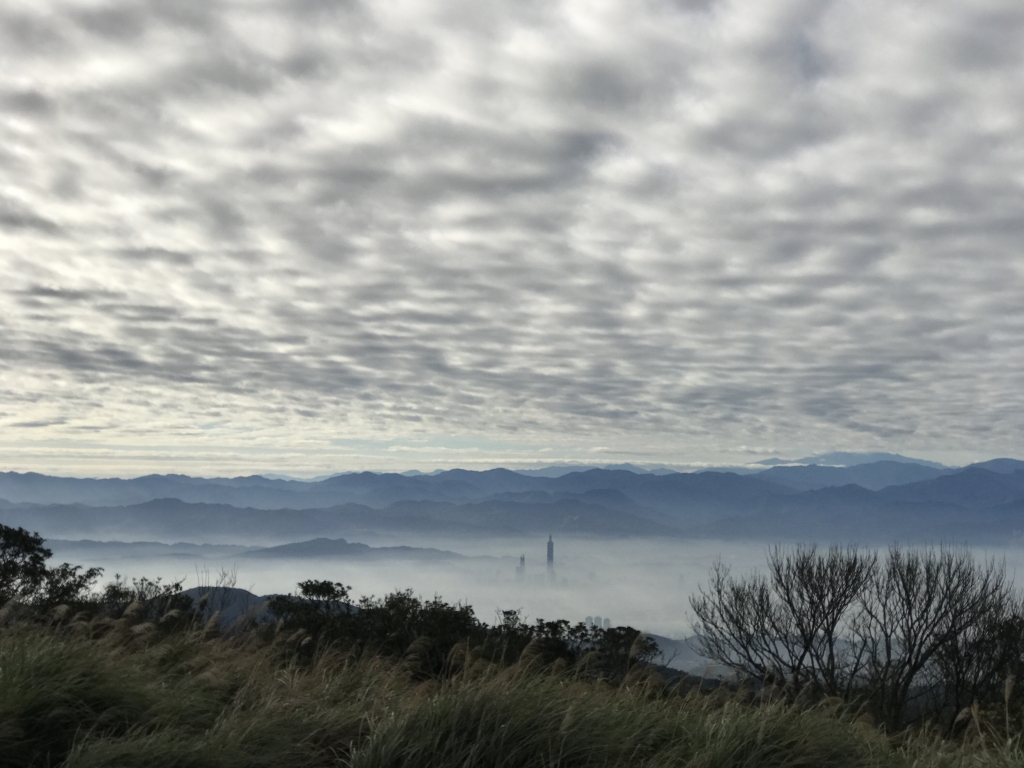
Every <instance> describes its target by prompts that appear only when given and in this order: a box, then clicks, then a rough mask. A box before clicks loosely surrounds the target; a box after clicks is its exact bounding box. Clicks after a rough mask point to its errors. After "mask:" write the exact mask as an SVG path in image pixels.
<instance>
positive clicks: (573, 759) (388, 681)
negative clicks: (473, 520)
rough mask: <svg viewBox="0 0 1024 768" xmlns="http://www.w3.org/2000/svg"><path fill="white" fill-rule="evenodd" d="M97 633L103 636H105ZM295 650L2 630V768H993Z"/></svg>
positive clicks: (532, 667) (521, 680)
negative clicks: (383, 767)
mask: <svg viewBox="0 0 1024 768" xmlns="http://www.w3.org/2000/svg"><path fill="white" fill-rule="evenodd" d="M100 630H102V631H100ZM295 642H296V638H294V637H288V636H286V635H285V633H278V635H277V636H276V637H266V636H263V637H261V636H258V635H257V634H255V633H249V634H246V633H240V634H237V635H235V636H234V637H228V638H225V637H219V636H216V634H215V632H213V631H212V629H192V630H186V631H175V632H163V631H161V629H160V627H159V624H154V623H151V622H142V623H138V622H136V623H133V622H131V621H128V620H125V619H120V620H115V621H111V620H110V619H92V620H89V621H80V622H70V623H63V624H59V625H54V626H52V627H46V626H39V625H33V624H20V625H16V626H7V627H5V628H3V629H2V630H0V764H2V765H4V766H33V767H34V766H74V767H75V768H84V767H85V766H89V767H97V768H98V767H99V766H104V767H106V766H123V767H125V768H127V767H128V766H152V767H154V768H162V767H164V766H166V767H168V768H169V767H170V766H175V767H185V766H196V767H197V768H198V767H201V766H202V767H205V766H209V767H210V768H214V767H216V768H220V767H222V766H223V767H225V768H227V767H234V766H239V767H241V766H267V767H268V768H269V767H270V766H273V767H274V768H288V767H289V766H296V767H297V768H298V767H300V766H301V767H305V766H338V765H343V766H348V765H350V766H359V767H369V766H396V768H397V767H398V766H403V767H406V768H416V767H417V766H461V767H465V766H496V767H497V766H500V767H503V768H504V767H507V768H513V767H516V766H523V767H526V766H530V767H531V768H533V767H534V766H708V767H710V766H722V767H723V768H724V767H726V766H765V767H770V766H851V767H853V766H951V767H952V766H1000V765H1007V766H1009V765H1021V764H1024V753H1022V751H1021V750H1020V748H1019V743H1018V741H1017V740H1016V739H1011V740H1009V742H1008V741H1007V739H1006V738H1005V737H1003V738H998V737H997V736H996V735H995V733H991V734H987V733H986V732H985V729H984V727H982V726H981V725H979V727H978V729H977V731H978V735H977V737H976V738H973V739H967V740H966V741H965V743H964V744H961V745H954V744H951V743H949V742H943V741H941V740H939V739H934V738H931V737H929V736H928V735H927V734H920V733H919V734H917V735H915V736H904V737H900V738H898V739H890V738H887V737H886V736H884V735H883V734H882V733H881V732H879V731H878V730H877V729H875V728H874V727H873V726H871V725H870V724H869V723H866V722H863V721H862V720H858V719H857V718H856V713H850V712H844V711H843V710H842V709H841V708H839V707H837V706H836V705H834V704H828V703H826V704H818V705H815V706H812V707H800V706H798V705H792V704H782V703H764V702H755V701H754V700H753V699H752V696H751V694H750V693H747V694H743V693H727V692H725V691H724V690H720V691H716V692H713V693H708V692H703V693H698V692H693V691H691V692H690V693H687V694H685V695H683V694H678V693H674V692H673V691H671V690H666V689H665V687H664V685H663V684H662V683H661V682H660V681H659V679H658V678H657V676H656V675H654V674H652V672H651V671H650V670H649V669H648V668H643V667H638V668H636V669H634V670H633V671H632V672H631V673H630V674H629V675H627V677H626V678H625V679H624V680H623V681H622V682H621V684H618V685H611V684H609V683H607V682H604V681H600V680H594V679H592V678H589V677H587V676H585V675H580V674H578V671H577V670H574V669H573V668H571V667H568V666H564V665H561V667H559V665H555V666H554V667H553V666H550V665H549V666H544V665H542V664H541V663H540V662H539V659H538V658H536V657H533V658H531V655H530V654H529V653H524V654H523V655H522V657H521V658H520V660H519V662H518V663H516V664H514V665H511V666H505V667H498V666H495V665H492V664H490V663H487V662H485V661H483V660H482V659H479V658H474V656H473V654H472V653H470V652H467V651H465V650H464V649H457V650H456V651H453V654H452V659H451V662H452V663H451V669H452V670H453V672H452V673H451V674H449V675H447V676H446V677H445V678H444V679H443V680H438V679H436V678H426V679H424V677H423V675H421V674H418V673H417V671H416V666H417V662H416V658H415V650H414V649H411V652H410V653H409V654H407V656H406V657H405V658H402V659H385V658H382V657H379V656H367V657H365V658H355V657H351V656H344V655H341V654H336V653H332V652H323V653H319V654H314V655H312V657H309V656H303V655H302V654H298V655H297V654H295V653H293V652H292V650H291V649H292V648H294V644H295Z"/></svg>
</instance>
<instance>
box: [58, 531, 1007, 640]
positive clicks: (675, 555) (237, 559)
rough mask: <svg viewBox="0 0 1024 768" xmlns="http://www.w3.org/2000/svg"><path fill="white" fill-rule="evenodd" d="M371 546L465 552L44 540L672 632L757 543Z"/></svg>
mask: <svg viewBox="0 0 1024 768" xmlns="http://www.w3.org/2000/svg"><path fill="white" fill-rule="evenodd" d="M366 543H369V544H371V545H373V546H394V545H396V544H403V545H406V546H412V547H435V548H438V549H444V550H448V551H452V552H457V553H459V554H461V555H465V556H467V557H466V558H465V559H452V560H439V561H430V562H415V561H410V560H403V559H387V560H375V561H353V560H351V559H342V558H335V559H298V560H296V559H263V558H260V559H256V558H248V557H245V556H244V553H243V551H242V550H239V551H238V552H234V553H231V552H227V553H225V552H213V553H207V554H206V556H204V557H201V558H197V557H194V556H186V557H181V556H167V555H155V556H154V555H153V554H151V553H143V552H141V551H140V550H138V549H137V548H125V549H124V552H123V554H122V553H111V552H110V551H109V550H108V551H96V550H95V549H94V548H93V549H89V548H83V547H82V546H81V545H77V544H75V543H72V542H56V541H52V542H50V543H49V546H50V547H51V549H53V551H54V560H55V561H57V562H62V561H68V562H71V563H74V564H80V565H85V566H100V567H102V568H104V569H105V574H104V578H105V579H108V578H112V577H113V576H114V574H116V573H119V574H121V575H124V576H127V577H139V576H147V577H150V578H155V577H161V578H163V579H164V580H165V581H168V580H179V579H181V580H183V582H184V587H185V588H189V587H192V586H196V585H197V584H209V583H214V582H216V581H217V578H218V574H219V573H220V572H221V571H222V570H226V571H229V572H233V573H234V575H235V579H236V584H235V585H236V586H238V587H241V588H244V589H248V590H250V591H251V592H254V593H255V594H257V595H268V594H274V593H282V592H291V591H294V590H295V585H296V583H297V582H299V581H301V580H304V579H330V580H332V581H340V582H343V583H344V584H347V585H351V587H352V591H353V594H354V595H356V596H359V595H377V596H382V595H384V594H386V593H388V592H391V591H394V590H396V589H406V588H411V589H412V590H413V591H414V592H415V593H416V594H418V595H421V596H423V597H432V596H434V595H435V594H436V595H439V596H441V597H442V598H444V599H445V600H447V601H450V602H454V601H463V602H466V603H468V604H470V605H472V606H473V608H474V609H475V610H476V613H477V616H478V617H479V618H481V619H482V620H484V621H488V622H492V621H494V618H495V616H496V612H497V611H499V610H509V609H521V610H522V612H523V614H524V616H525V617H526V618H527V619H529V620H531V621H532V620H533V619H536V618H544V619H559V618H564V619H568V620H569V621H571V622H574V623H575V622H577V621H583V620H584V618H585V617H587V616H594V615H599V616H601V617H606V618H609V619H611V621H612V624H613V625H630V626H633V627H636V628H638V629H642V630H645V631H648V632H653V633H656V634H659V635H664V636H667V637H673V638H682V637H685V636H688V635H690V634H691V612H690V609H689V602H688V598H689V596H690V595H691V594H692V593H693V592H694V591H695V590H696V588H697V586H698V585H699V584H701V583H703V582H704V581H705V580H706V578H707V574H708V570H709V568H710V567H711V566H712V564H713V563H714V562H715V561H716V560H717V559H718V558H721V559H722V560H723V561H724V562H726V563H727V564H729V565H730V566H731V567H732V568H733V569H734V571H736V572H739V573H742V572H749V571H751V570H754V569H756V568H763V566H764V563H765V553H766V550H767V548H768V547H769V546H770V545H768V544H764V543H738V542H721V541H706V540H658V539H625V540H622V539H620V540H594V539H586V540H571V539H556V540H555V568H554V575H555V578H554V581H553V582H552V581H550V580H549V577H548V574H547V567H546V563H545V560H546V545H547V540H546V538H540V537H538V538H537V539H536V540H533V539H530V540H524V539H512V540H508V539H504V540H486V541H485V540H461V541H451V540H447V541H428V540H417V541H400V542H399V541H395V540H393V539H392V540H387V541H385V540H380V541H369V542H366ZM522 554H525V555H526V574H525V579H524V580H522V581H519V580H517V576H516V566H517V565H518V563H519V556H520V555H522ZM976 556H978V557H986V558H987V557H993V556H994V557H997V558H1004V557H1005V559H1006V563H1007V566H1008V568H1009V570H1010V572H1011V573H1017V572H1019V573H1022V574H1024V550H1020V549H1012V550H999V551H995V550H981V549H977V550H976Z"/></svg>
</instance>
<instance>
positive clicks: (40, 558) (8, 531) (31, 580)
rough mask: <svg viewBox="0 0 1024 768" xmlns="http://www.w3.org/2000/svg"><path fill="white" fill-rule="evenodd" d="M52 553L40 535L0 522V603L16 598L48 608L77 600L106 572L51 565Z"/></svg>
mask: <svg viewBox="0 0 1024 768" xmlns="http://www.w3.org/2000/svg"><path fill="white" fill-rule="evenodd" d="M52 556H53V552H52V551H51V550H49V549H47V548H46V547H45V546H44V545H43V539H42V537H41V536H39V534H37V533H29V532H28V531H26V530H25V529H24V528H11V527H10V526H6V525H0V606H4V605H7V604H8V603H9V602H10V601H12V600H14V601H18V602H19V603H23V604H26V605H30V606H35V607H38V608H42V609H44V610H46V609H49V608H53V607H56V606H58V605H67V604H70V603H75V602H77V601H80V600H82V599H83V598H84V597H85V596H86V595H87V593H88V591H89V589H90V588H91V587H92V585H93V584H94V583H95V582H96V580H97V579H98V578H99V577H100V575H101V574H102V573H103V570H102V569H100V568H89V569H87V570H82V568H81V567H80V566H77V565H75V566H73V565H70V564H68V563H62V564H61V565H58V566H56V567H55V568H50V567H48V566H47V565H46V561H47V560H49V559H50V557H52Z"/></svg>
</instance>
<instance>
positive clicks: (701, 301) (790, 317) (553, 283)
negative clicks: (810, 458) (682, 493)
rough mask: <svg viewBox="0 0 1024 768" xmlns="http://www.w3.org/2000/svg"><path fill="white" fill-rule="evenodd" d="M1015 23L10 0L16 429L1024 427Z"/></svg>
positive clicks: (977, 9) (1, 33) (71, 434)
mask: <svg viewBox="0 0 1024 768" xmlns="http://www.w3.org/2000/svg"><path fill="white" fill-rule="evenodd" d="M1022 28H1024V9H1016V8H1013V7H1010V6H1007V5H1006V4H1005V3H999V2H994V0H993V1H992V2H986V1H982V2H977V3H971V4H969V5H968V4H963V3H958V2H954V0H941V1H940V2H937V3H930V4H928V5H927V6H924V5H914V4H912V5H892V4H887V3H878V2H866V3H853V2H846V1H845V0H832V1H825V0H772V1H771V2H765V3H759V4H756V5H750V4H740V3H736V2H728V1H727V0H716V1H715V2H710V1H709V2H669V1H668V0H645V2H642V3H625V2H607V3H600V4H597V5H594V4H589V3H588V4H583V3H572V2H563V3H531V2H526V3H516V4H499V3H488V2H483V3H465V2H445V3H413V2H399V3H394V4H389V5H386V6H381V5H379V4H361V3H357V2H347V3H326V2H316V1H314V0H309V1H307V2H298V3H296V2H284V1H283V0H273V1H271V2H266V3H260V4H250V5H244V4H243V5H237V4H229V3H220V2H202V3H199V2H195V3H193V2H179V3H173V4H170V5H168V4H166V3H159V2H156V0H152V1H150V2H145V1H141V0H140V1H139V2H127V3H116V4H114V3H110V4H103V3H98V4H92V5H90V6H89V7H88V8H86V7H83V6H81V5H80V4H77V3H65V2H61V1H60V0H47V1H44V2H37V3H32V4H28V3H15V4H13V5H10V4H9V5H8V6H5V8H4V9H0V50H4V51H7V54H6V56H3V58H2V66H0V71H2V72H3V73H4V74H3V75H2V77H0V109H2V110H3V114H4V116H5V118H6V119H5V120H3V121H0V153H2V155H0V161H2V162H3V163H4V165H5V167H7V168H10V169H11V173H10V174H9V175H8V177H7V178H8V185H7V186H6V187H5V188H4V190H3V193H2V194H3V197H0V265H2V273H0V274H3V276H4V282H3V284H2V285H0V301H2V302H3V306H4V312H3V313H2V317H0V331H2V333H3V338H4V344H3V346H2V348H0V370H3V371H4V379H5V382H4V384H3V385H0V409H2V410H3V412H4V413H5V414H6V416H5V420H4V422H3V424H4V426H5V428H6V430H7V433H8V437H7V438H6V439H7V440H8V442H7V443H5V444H4V445H6V446H8V448H3V446H0V450H9V451H10V455H9V456H8V458H7V459H6V461H7V462H8V464H9V465H10V466H12V467H13V466H15V464H17V466H18V467H22V464H19V463H18V462H17V461H15V460H14V458H13V456H14V451H15V450H17V451H18V455H19V456H28V457H29V458H27V459H24V461H25V462H36V463H35V464H34V465H33V466H39V467H42V466H43V465H45V466H46V468H49V469H54V468H59V467H60V466H63V464H62V462H64V461H68V462H72V464H73V465H74V466H76V467H86V466H93V464H90V462H93V463H95V464H101V465H102V466H118V467H122V466H123V467H130V466H142V464H137V463H136V464H133V462H137V461H139V460H138V459H137V458H133V457H138V456H140V455H142V454H143V453H145V452H146V451H155V450H156V448H157V446H164V447H168V446H170V447H171V448H172V449H173V451H172V453H173V455H174V456H175V457H176V458H174V461H175V462H179V463H178V464H176V465H175V467H174V468H188V467H189V466H192V465H188V464H187V461H188V460H189V459H188V458H187V457H188V456H196V457H199V456H200V455H201V451H207V450H208V451H209V453H208V454H202V458H201V459H199V458H197V459H196V461H200V460H201V461H202V462H203V466H211V465H213V466H224V467H240V468H244V467H251V466H252V462H253V461H254V459H253V458H252V457H253V456H254V455H256V456H260V457H263V458H261V459H259V460H260V461H263V462H265V464H264V468H268V469H269V468H271V466H274V467H276V468H278V469H281V470H285V469H292V470H297V469H302V470H305V469H309V470H310V471H314V470H317V471H318V470H319V469H320V468H322V467H323V468H327V469H346V468H350V467H351V468H358V467H357V465H359V466H366V465H371V466H372V465H375V463H378V464H380V463H386V460H387V455H388V452H389V446H394V445H396V444H401V445H419V443H416V441H417V440H419V439H421V438H424V437H430V438H431V440H433V442H430V441H428V442H427V443H426V444H424V447H422V451H423V452H422V454H421V457H422V458H421V460H422V461H424V462H427V463H428V464H429V463H430V456H431V454H430V453H429V451H430V450H431V448H430V446H431V445H433V446H435V447H436V446H438V445H440V443H438V442H437V439H440V438H443V437H444V436H463V437H465V438H467V439H470V438H471V439H473V440H478V441H483V443H482V444H484V443H486V442H487V441H489V440H490V441H495V440H496V441H499V442H500V443H501V448H500V452H501V454H502V456H503V457H505V458H507V457H509V456H514V455H517V454H516V451H517V450H520V449H521V451H522V455H524V456H525V455H527V454H528V453H529V451H535V450H538V449H539V448H541V447H554V448H555V452H556V453H558V454H561V455H562V456H564V457H566V459H572V458H573V457H577V458H580V459H585V457H586V456H587V455H589V452H590V451H591V449H592V447H593V446H594V445H600V446H603V447H607V448H608V451H609V453H608V455H611V454H612V453H614V452H616V451H619V452H620V453H621V455H622V456H627V455H633V454H635V453H638V452H639V453H644V454H645V455H650V456H652V457H653V458H652V461H653V460H657V461H665V462H677V463H678V462H688V461H704V460H706V459H709V458H710V459H711V460H718V459H720V460H722V461H728V460H734V459H735V460H742V461H746V460H747V458H746V456H747V453H746V452H747V449H746V448H744V446H749V445H771V446H775V447H777V448H778V449H779V451H782V452H784V453H787V454H792V455H805V454H811V453H814V452H815V451H818V450H819V449H821V450H825V449H854V450H856V449H865V450H866V449H884V450H894V451H899V452H902V453H908V452H909V453H916V454H918V455H928V456H932V457H936V458H939V459H943V460H952V461H957V460H967V459H970V458H973V457H975V456H979V457H981V456H989V455H1000V454H1010V455H1014V454H1020V453H1021V452H1022V450H1024V444H1022V438H1021V435H1022V434H1024V430H1022V427H1024V422H1022V420H1024V415H1022V414H1024V407H1022V406H1024V394H1022V393H1024V368H1022V365H1021V363H1019V362H1018V361H1019V360H1024V354H1022V352H1024V350H1022V349H1021V347H1022V344H1024V341H1022V339H1024V333H1022V332H1024V313H1022V311H1021V309H1020V308H1019V304H1020V296H1021V295H1024V260H1022V259H1021V258H1020V256H1019V255H1018V252H1019V247H1020V246H1019V243H1020V241H1021V236H1022V234H1024V232H1022V229H1024V224H1022V222H1024V188H1022V186H1021V179H1022V178H1024V155H1022V154H1021V152H1020V149H1019V147H1020V141H1019V138H1020V134H1021V130H1022V127H1024V126H1022V109H1024V107H1022V106H1021V105H1024V74H1022V70H1021V68H1020V61H1021V54H1020V53H1019V51H1018V48H1019V46H1016V45H1015V43H1016V41H1017V40H1018V39H1019V37H1020V35H1019V32H1020V31H1021V30H1022ZM0 56H2V54H0ZM213 412H216V413H217V414H218V416H217V417H216V418H213V417H211V416H210V414H211V413H213ZM26 424H30V425H34V426H32V428H31V430H30V432H31V434H29V432H25V433H24V437H18V436H19V435H22V434H23V433H22V432H19V430H23V429H24V430H27V429H28V427H25V426H18V425H26ZM43 424H46V425H48V426H41V425H43ZM200 424H216V426H215V427H214V428H212V429H205V430H200V429H199V428H198V427H197V426H196V425H200ZM85 433H88V434H89V438H88V440H89V441H90V442H88V443H84V442H82V440H83V439H84V438H81V437H80V435H81V434H85ZM339 436H344V437H347V438H352V439H359V440H362V441H367V442H365V443H362V444H361V445H362V446H363V447H362V448H360V449H359V450H360V451H363V453H362V454H358V455H361V456H362V457H363V458H361V459H360V458H353V456H352V455H350V454H349V453H345V454H344V455H342V454H340V453H339V454H332V453H331V452H332V451H333V450H335V448H334V447H332V441H333V440H335V439H336V438H338V437H339ZM19 441H22V442H19ZM24 441H29V442H24ZM31 441H37V442H31ZM38 441H43V442H38ZM510 441H511V442H510ZM43 443H45V445H44V444H43ZM31 446H35V447H32V448H31V450H30V451H28V453H26V452H25V449H26V447H31ZM373 446H376V447H373ZM516 446H519V448H518V449H517V448H516ZM200 449H201V450H200ZM161 450H162V449H161ZM417 450H420V449H417ZM346 451H347V449H346ZM484 453H486V451H484ZM161 455H162V456H163V459H166V457H167V455H169V454H161ZM468 455H469V454H467V456H468ZM90 456H93V457H95V458H94V459H91V458H89V457H90ZM182 456H185V457H186V458H182ZM218 456H220V457H222V458H221V459H218V458H217V457H218ZM314 456H315V457H317V458H316V459H313V458H311V457H314ZM473 456H474V457H475V458H474V461H475V460H478V458H479V451H478V452H476V453H474V454H473ZM332 457H333V458H332ZM163 459H162V460H163ZM418 460H420V459H418ZM479 460H481V461H484V460H486V456H483V458H479ZM18 461H22V460H21V459H18ZM181 462H186V464H181ZM218 462H220V463H218ZM246 462H249V464H246ZM311 462H313V463H311ZM316 462H320V463H316ZM360 462H362V464H360ZM314 463H315V464H316V466H314ZM342 464H344V466H343V465H342ZM382 465H383V464H382ZM146 466H149V465H148V464H147V465H146ZM22 468H28V464H26V465H25V466H24V467H22ZM167 468H168V469H170V468H172V467H170V466H168V467H167ZM403 468H404V467H403Z"/></svg>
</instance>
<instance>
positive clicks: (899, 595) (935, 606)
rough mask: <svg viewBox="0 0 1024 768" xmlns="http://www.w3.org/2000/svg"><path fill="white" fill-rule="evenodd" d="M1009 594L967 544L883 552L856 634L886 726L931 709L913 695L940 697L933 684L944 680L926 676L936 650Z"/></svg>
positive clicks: (1001, 605) (1000, 575)
mask: <svg viewBox="0 0 1024 768" xmlns="http://www.w3.org/2000/svg"><path fill="white" fill-rule="evenodd" d="M1012 598H1013V593H1012V589H1011V586H1010V584H1009V582H1008V581H1007V579H1006V571H1005V568H1004V567H1002V566H997V565H996V564H995V562H988V563H984V564H979V563H977V562H975V560H974V558H973V557H972V556H971V554H970V552H968V551H967V550H954V549H948V548H941V549H939V550H923V551H912V550H903V549H901V548H899V547H892V548H891V549H890V550H889V553H888V557H887V558H886V561H885V564H884V566H883V567H882V568H880V569H878V570H877V571H876V573H875V574H874V576H873V578H872V579H871V582H870V584H869V585H868V588H867V590H866V591H865V593H864V596H863V599H862V601H861V616H862V623H861V624H860V626H859V629H858V634H859V635H860V638H861V640H862V642H864V643H865V645H866V646H867V647H868V657H869V669H868V670H867V678H866V690H867V692H868V695H869V698H870V700H871V701H872V702H873V703H874V704H875V706H876V707H877V710H878V713H879V715H880V716H881V717H882V718H883V720H884V722H885V723H886V724H887V725H888V726H889V727H890V728H892V729H898V728H901V727H903V726H904V725H905V724H906V723H907V722H908V721H909V720H915V719H920V718H921V717H923V716H925V715H932V714H934V712H929V711H928V710H929V709H930V707H929V706H928V705H927V704H926V703H921V702H920V701H916V702H915V701H912V699H926V700H929V699H930V700H931V701H932V702H936V701H938V700H939V699H940V698H941V697H942V695H941V691H937V690H936V686H941V687H942V688H945V687H946V686H947V685H948V683H949V682H951V681H946V680H943V679H941V677H939V679H938V681H937V682H933V683H932V684H931V685H929V684H928V681H929V679H931V680H935V679H936V675H935V674H934V672H935V671H941V669H940V668H938V664H939V662H940V660H941V659H942V654H943V652H948V651H949V649H951V648H952V647H954V646H955V645H956V644H957V643H961V642H963V640H964V638H965V636H966V635H968V634H969V633H970V632H971V631H972V630H975V629H977V628H979V627H980V626H982V625H983V624H984V623H985V621H986V619H987V618H988V617H989V616H991V615H998V613H999V612H1000V611H1002V610H1005V609H1008V608H1009V606H1010V602H1011V600H1012ZM912 703H914V704H915V705H916V706H915V711H914V712H910V711H908V706H909V705H910V704H912ZM932 706H934V704H933V705H932Z"/></svg>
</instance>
